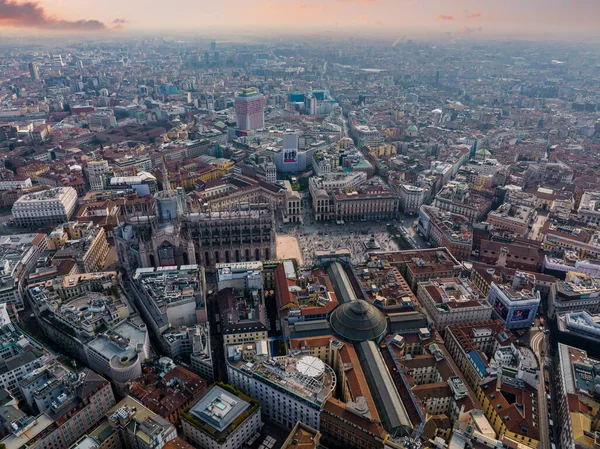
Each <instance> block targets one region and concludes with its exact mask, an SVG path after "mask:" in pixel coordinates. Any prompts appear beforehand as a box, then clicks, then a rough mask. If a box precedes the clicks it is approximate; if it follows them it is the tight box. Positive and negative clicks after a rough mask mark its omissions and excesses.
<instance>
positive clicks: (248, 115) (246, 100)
mask: <svg viewBox="0 0 600 449" xmlns="http://www.w3.org/2000/svg"><path fill="white" fill-rule="evenodd" d="M266 103H267V99H266V97H265V96H264V95H263V94H261V93H260V92H259V91H258V89H256V88H254V87H251V88H248V89H242V90H240V91H239V92H238V93H237V95H236V97H235V114H236V119H237V126H238V128H239V129H261V128H264V126H265V105H266Z"/></svg>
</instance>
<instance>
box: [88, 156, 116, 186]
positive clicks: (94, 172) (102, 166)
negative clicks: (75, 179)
mask: <svg viewBox="0 0 600 449" xmlns="http://www.w3.org/2000/svg"><path fill="white" fill-rule="evenodd" d="M86 172H87V175H88V181H89V182H90V190H104V178H105V175H107V174H108V173H110V168H109V167H108V161H105V160H100V161H89V162H88V164H87V168H86Z"/></svg>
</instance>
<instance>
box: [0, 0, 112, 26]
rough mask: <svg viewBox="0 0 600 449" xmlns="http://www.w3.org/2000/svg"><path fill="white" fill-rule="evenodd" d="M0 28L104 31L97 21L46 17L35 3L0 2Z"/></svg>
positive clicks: (45, 13) (41, 8)
mask: <svg viewBox="0 0 600 449" xmlns="http://www.w3.org/2000/svg"><path fill="white" fill-rule="evenodd" d="M0 26H9V27H15V28H38V29H44V30H61V31H104V30H106V29H107V28H106V25H105V24H104V23H102V22H100V21H99V20H63V19H59V18H56V17H52V16H50V15H48V13H47V12H46V10H45V9H44V8H43V7H42V6H40V5H39V4H38V3H37V2H32V1H26V2H24V3H17V2H16V1H14V0H0Z"/></svg>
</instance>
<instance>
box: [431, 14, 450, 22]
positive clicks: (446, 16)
mask: <svg viewBox="0 0 600 449" xmlns="http://www.w3.org/2000/svg"><path fill="white" fill-rule="evenodd" d="M435 19H436V20H439V21H441V22H451V21H453V20H454V14H438V15H437V16H435Z"/></svg>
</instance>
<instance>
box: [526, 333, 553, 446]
mask: <svg viewBox="0 0 600 449" xmlns="http://www.w3.org/2000/svg"><path fill="white" fill-rule="evenodd" d="M534 329H535V330H534ZM531 332H532V333H533V332H535V334H534V335H533V336H532V337H531V340H530V346H531V349H533V352H535V355H536V356H537V358H538V360H539V362H540V378H539V382H540V384H539V388H538V410H539V418H540V419H539V424H540V435H541V441H540V449H550V439H549V435H550V428H549V426H548V417H549V413H548V402H547V400H546V386H545V376H544V370H545V368H544V360H545V359H544V357H542V353H543V354H544V356H545V355H546V334H544V332H542V331H539V330H537V328H532V330H531Z"/></svg>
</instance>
